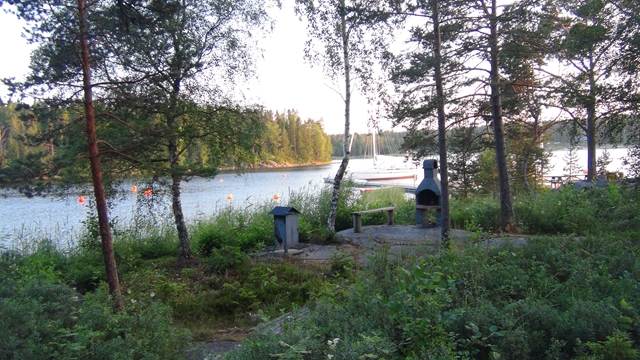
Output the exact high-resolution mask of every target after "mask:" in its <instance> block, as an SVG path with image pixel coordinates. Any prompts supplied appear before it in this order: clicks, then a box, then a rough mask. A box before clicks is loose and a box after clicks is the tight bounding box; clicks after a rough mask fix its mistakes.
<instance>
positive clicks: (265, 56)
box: [0, 1, 391, 134]
mask: <svg viewBox="0 0 640 360" xmlns="http://www.w3.org/2000/svg"><path fill="white" fill-rule="evenodd" d="M273 17H274V18H275V20H276V24H275V29H274V31H273V32H272V33H271V34H270V35H268V36H267V38H266V39H265V40H264V41H263V42H262V47H263V49H264V52H263V53H262V57H261V58H260V59H259V60H258V63H257V64H256V65H257V71H256V79H254V80H253V81H252V82H250V83H249V84H247V89H246V90H244V89H243V92H244V93H245V96H246V97H247V100H248V101H250V102H251V103H258V104H261V105H263V106H264V107H265V108H266V109H268V110H273V111H280V112H284V111H286V110H289V109H293V110H297V111H298V114H299V115H300V117H301V118H302V120H303V121H304V120H306V119H313V120H321V119H322V120H323V124H324V130H325V132H326V133H328V134H342V133H343V132H344V103H343V101H342V98H341V97H340V95H338V94H337V93H336V90H335V89H339V88H342V87H337V86H335V85H334V84H332V83H331V80H330V79H329V78H327V77H325V76H324V75H323V73H322V70H321V68H320V67H319V66H316V67H312V66H310V65H309V64H308V63H306V62H305V60H304V42H305V41H306V39H307V36H306V35H307V31H306V28H305V24H304V23H303V22H302V21H300V20H299V19H298V17H297V16H296V15H295V13H294V10H293V5H292V4H291V2H289V1H286V2H283V6H282V9H280V10H277V11H274V13H273ZM22 27H23V24H22V23H21V22H20V21H18V20H17V19H16V18H15V16H14V15H11V14H6V13H5V12H4V11H3V10H0V34H1V35H0V49H3V51H2V54H3V55H1V56H0V78H6V77H16V78H18V79H20V78H21V77H22V76H23V75H24V74H25V73H26V72H27V70H28V65H29V53H30V51H31V50H32V49H33V47H30V46H28V45H27V43H26V39H24V38H23V37H21V33H22ZM7 95H8V92H7V89H6V88H5V87H4V86H3V85H1V84H0V96H1V97H2V98H3V99H5V100H6V99H7ZM369 110H371V109H370V108H369V107H368V105H367V103H366V100H365V99H364V97H363V96H362V95H361V94H358V93H354V94H353V99H352V104H351V131H352V132H358V133H368V132H370V130H369V129H368V127H367V122H368V118H369V113H368V111H369ZM380 127H381V128H382V129H383V130H389V129H391V126H390V124H387V123H384V122H383V123H382V124H381V126H380Z"/></svg>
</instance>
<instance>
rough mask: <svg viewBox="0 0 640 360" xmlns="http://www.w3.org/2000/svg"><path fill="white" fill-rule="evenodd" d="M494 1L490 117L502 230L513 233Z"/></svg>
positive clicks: (491, 33)
mask: <svg viewBox="0 0 640 360" xmlns="http://www.w3.org/2000/svg"><path fill="white" fill-rule="evenodd" d="M496 1H497V0H492V1H491V17H490V27H491V32H490V35H489V46H490V51H491V117H492V120H493V132H494V136H495V141H496V163H497V165H498V182H499V186H500V213H501V216H502V230H503V231H506V232H515V230H516V217H515V213H514V212H513V203H512V200H511V190H510V188H509V172H508V170H507V157H506V150H505V140H504V127H503V125H502V99H501V94H500V73H499V66H498V51H499V49H498V12H497V7H496Z"/></svg>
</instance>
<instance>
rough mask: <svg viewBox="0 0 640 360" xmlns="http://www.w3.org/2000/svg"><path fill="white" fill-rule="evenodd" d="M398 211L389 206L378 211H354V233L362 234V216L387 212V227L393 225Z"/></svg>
mask: <svg viewBox="0 0 640 360" xmlns="http://www.w3.org/2000/svg"><path fill="white" fill-rule="evenodd" d="M395 209H396V207H395V206H388V207H383V208H378V209H369V210H362V211H354V212H352V213H351V215H353V232H354V233H361V232H362V215H363V214H373V213H378V212H384V211H386V212H387V225H393V212H394V210H395Z"/></svg>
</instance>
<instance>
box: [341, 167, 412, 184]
mask: <svg viewBox="0 0 640 360" xmlns="http://www.w3.org/2000/svg"><path fill="white" fill-rule="evenodd" d="M351 176H352V177H353V178H355V179H360V180H366V181H386V180H401V179H414V180H415V179H417V178H418V174H417V172H416V171H414V170H402V169H398V170H384V169H380V170H375V169H372V170H362V171H352V172H351Z"/></svg>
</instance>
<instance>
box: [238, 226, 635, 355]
mask: <svg viewBox="0 0 640 360" xmlns="http://www.w3.org/2000/svg"><path fill="white" fill-rule="evenodd" d="M528 242H529V243H528V245H525V246H522V247H518V248H511V247H505V248H497V249H489V250H485V249H482V248H481V247H476V246H471V247H468V246H462V248H460V249H458V250H453V251H449V252H446V253H442V254H441V256H440V257H430V258H426V259H415V258H413V259H398V258H391V257H388V256H387V255H386V254H384V253H382V254H381V255H380V256H379V257H378V258H376V259H374V261H373V262H372V263H371V265H370V266H369V267H368V268H367V269H366V270H365V271H363V272H362V273H361V274H360V276H359V277H358V279H357V280H356V283H355V284H353V285H351V286H348V287H337V286H330V285H329V286H326V287H325V289H324V292H323V296H322V297H321V298H320V299H319V300H318V301H317V302H316V303H315V305H314V306H312V307H311V309H310V312H309V314H308V315H306V316H300V317H299V318H296V319H295V320H294V321H290V322H287V323H285V326H284V327H283V332H282V333H281V334H279V335H272V334H271V335H270V334H268V333H262V334H256V335H254V336H252V337H250V338H249V339H247V340H246V341H244V342H243V345H242V347H241V348H240V350H238V351H236V352H234V353H232V354H228V356H227V358H228V359H256V358H263V357H267V356H270V355H271V356H275V355H276V354H278V355H277V357H278V358H288V359H327V358H333V359H358V358H361V359H365V358H373V359H405V358H407V359H569V358H577V359H613V358H616V359H638V358H639V356H640V353H639V350H638V343H637V340H638V329H639V327H638V325H639V324H640V323H639V321H640V313H639V312H638V309H640V303H638V301H637V296H636V295H635V294H637V291H638V286H640V274H638V260H637V257H638V255H639V254H638V243H637V240H635V239H632V238H626V237H624V238H621V237H617V238H612V237H605V238H601V239H596V238H585V239H582V240H577V239H574V238H562V237H557V238H548V237H541V238H529V239H528Z"/></svg>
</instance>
